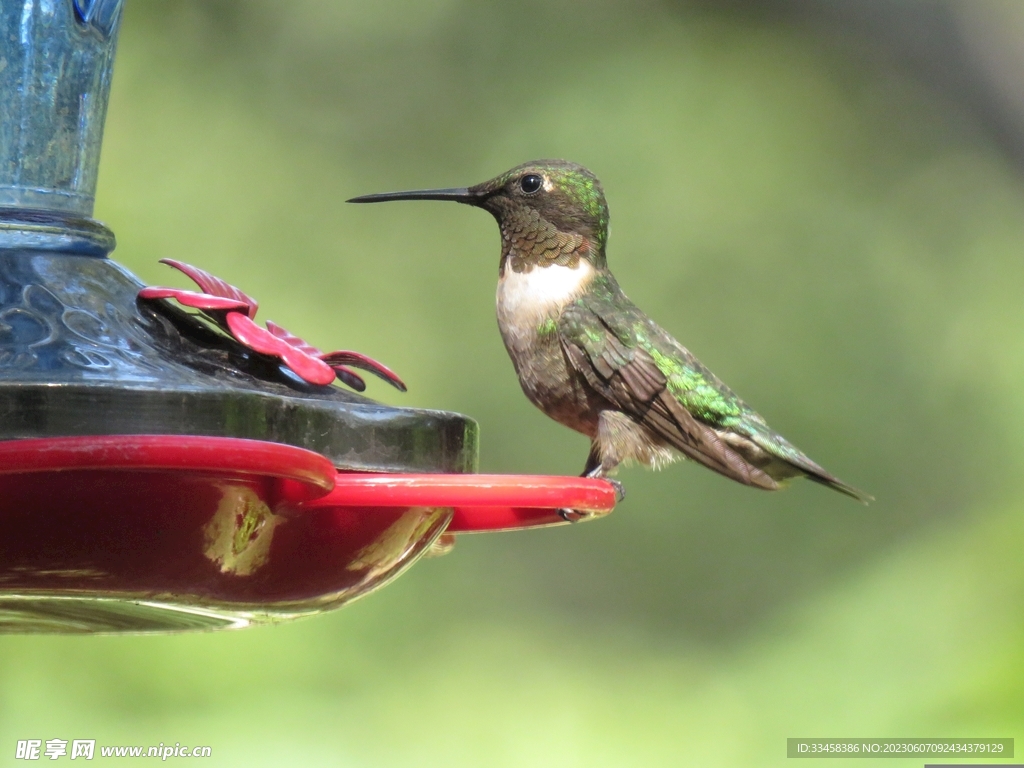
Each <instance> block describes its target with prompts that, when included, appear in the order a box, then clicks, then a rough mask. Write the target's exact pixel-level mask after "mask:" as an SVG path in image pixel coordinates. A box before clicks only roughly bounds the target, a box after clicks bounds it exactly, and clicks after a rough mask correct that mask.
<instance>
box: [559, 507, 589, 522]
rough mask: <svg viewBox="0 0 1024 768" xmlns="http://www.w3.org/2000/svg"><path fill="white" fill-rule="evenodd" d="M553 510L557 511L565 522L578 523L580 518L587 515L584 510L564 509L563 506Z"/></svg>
mask: <svg viewBox="0 0 1024 768" xmlns="http://www.w3.org/2000/svg"><path fill="white" fill-rule="evenodd" d="M555 511H556V512H557V513H558V516H559V517H560V518H562V519H563V520H565V522H567V523H578V522H579V521H580V520H583V519H584V518H586V517H589V515H587V513H586V512H580V511H579V510H576V509H566V508H565V507H562V508H561V509H556V510H555Z"/></svg>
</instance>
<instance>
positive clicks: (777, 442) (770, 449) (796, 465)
mask: <svg viewBox="0 0 1024 768" xmlns="http://www.w3.org/2000/svg"><path fill="white" fill-rule="evenodd" d="M749 439H750V440H751V441H752V442H753V443H755V444H756V445H757V446H758V447H759V448H761V449H762V450H764V451H766V452H767V453H769V454H771V455H772V456H773V457H774V458H775V459H777V461H776V462H775V463H774V466H772V467H766V470H767V471H768V472H769V473H770V474H771V475H772V476H773V477H775V478H776V479H779V480H781V479H783V478H785V477H793V476H797V475H802V476H804V477H806V478H807V479H808V480H813V481H814V482H816V483H819V484H821V485H824V486H825V487H827V488H831V489H832V490H834V491H839V493H842V494H845V495H846V496H849V497H850V498H851V499H856V500H857V501H859V502H860V503H861V504H868V503H869V502H872V501H874V500H875V497H874V496H872V495H871V494H868V493H864V491H861V490H860V489H858V488H854V487H853V486H852V485H849V484H848V483H844V482H843V481H842V480H840V479H839V478H838V477H836V476H835V475H833V474H832V473H831V472H829V471H828V470H826V469H825V468H824V467H822V466H821V465H820V464H818V463H817V462H815V461H812V460H811V459H810V458H809V457H808V456H807V455H806V454H804V453H803V452H802V451H801V450H800V449H799V448H797V447H796V446H795V445H793V444H792V443H790V442H789V441H788V440H786V438H784V437H783V436H782V435H780V434H777V433H775V432H772V431H771V430H770V429H768V427H767V425H765V427H764V430H760V429H758V430H755V431H753V433H752V434H750V435H749ZM780 465H781V467H780ZM780 469H781V471H780Z"/></svg>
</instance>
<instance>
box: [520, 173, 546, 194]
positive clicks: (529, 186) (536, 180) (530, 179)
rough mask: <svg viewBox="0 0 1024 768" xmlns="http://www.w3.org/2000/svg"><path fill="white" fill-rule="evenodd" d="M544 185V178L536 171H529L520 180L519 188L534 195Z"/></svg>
mask: <svg viewBox="0 0 1024 768" xmlns="http://www.w3.org/2000/svg"><path fill="white" fill-rule="evenodd" d="M543 186H544V179H542V178H541V177H540V176H538V175H537V174H535V173H528V174H527V175H526V176H523V178H521V179H520V180H519V188H520V189H521V190H523V192H525V193H526V194H528V195H532V194H533V193H534V192H536V191H537V190H539V189H540V188H541V187H543Z"/></svg>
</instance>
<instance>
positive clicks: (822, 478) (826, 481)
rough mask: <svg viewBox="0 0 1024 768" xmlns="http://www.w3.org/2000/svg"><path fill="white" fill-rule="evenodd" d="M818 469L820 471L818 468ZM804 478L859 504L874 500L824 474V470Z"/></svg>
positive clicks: (809, 473)
mask: <svg viewBox="0 0 1024 768" xmlns="http://www.w3.org/2000/svg"><path fill="white" fill-rule="evenodd" d="M818 469H820V470H821V468H820V467H819V468H818ZM805 477H806V478H807V479H808V480H813V481H814V482H816V483H820V484H821V485H824V486H825V487H826V488H831V489H832V490H834V491H839V492H840V493H842V494H845V495H847V496H849V497H850V498H851V499H856V500H857V501H859V502H860V503H861V504H870V503H871V502H872V501H874V500H875V497H874V496H872V495H871V494H870V493H864V491H862V490H860V489H858V488H854V487H853V486H852V485H848V484H847V483H844V482H843V481H842V480H840V479H839V478H838V477H835V476H834V475H830V474H829V473H828V472H825V470H821V471H820V472H807V473H806V474H805Z"/></svg>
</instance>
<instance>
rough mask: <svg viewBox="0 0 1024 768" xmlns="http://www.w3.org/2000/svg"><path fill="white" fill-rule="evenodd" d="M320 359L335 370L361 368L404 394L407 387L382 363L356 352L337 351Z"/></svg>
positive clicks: (321, 356)
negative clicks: (349, 366) (347, 366)
mask: <svg viewBox="0 0 1024 768" xmlns="http://www.w3.org/2000/svg"><path fill="white" fill-rule="evenodd" d="M320 359H321V360H323V361H324V362H325V363H327V364H328V365H329V366H331V367H332V368H334V369H335V370H337V369H338V368H339V367H341V366H346V365H351V366H353V367H355V368H361V369H362V370H364V371H368V372H370V373H372V374H373V375H374V376H379V377H380V378H382V379H384V381H386V382H387V383H388V384H390V385H391V386H393V387H394V388H395V389H397V390H399V391H401V392H405V391H407V387H406V386H405V382H404V381H402V380H401V379H400V378H399V377H398V374H397V373H395V372H394V371H392V370H391V369H390V368H388V367H387V366H386V365H384V364H383V363H378V362H377V361H376V360H374V359H373V358H372V357H367V356H366V355H361V354H359V353H358V352H350V351H348V350H344V349H339V350H335V351H334V352H328V353H327V354H325V355H320Z"/></svg>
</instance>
